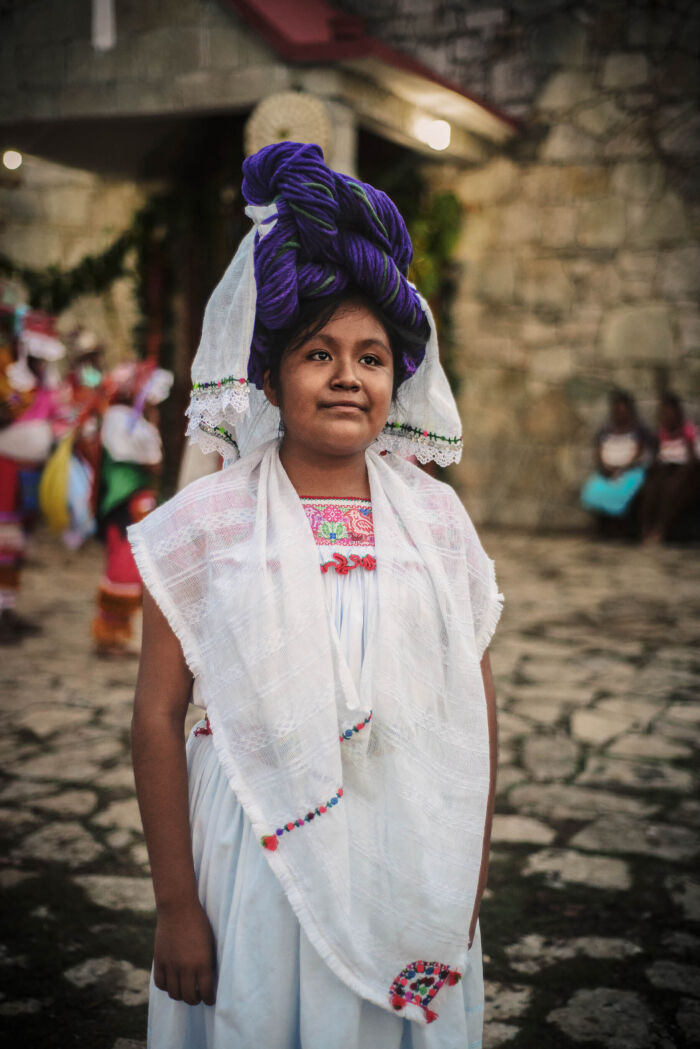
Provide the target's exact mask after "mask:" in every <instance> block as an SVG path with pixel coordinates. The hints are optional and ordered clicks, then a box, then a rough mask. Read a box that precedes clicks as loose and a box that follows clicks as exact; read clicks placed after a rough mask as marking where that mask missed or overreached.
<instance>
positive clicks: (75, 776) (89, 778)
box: [22, 754, 100, 783]
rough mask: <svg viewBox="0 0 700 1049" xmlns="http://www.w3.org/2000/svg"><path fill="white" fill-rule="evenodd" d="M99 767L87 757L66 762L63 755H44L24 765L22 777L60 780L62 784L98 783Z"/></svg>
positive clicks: (76, 757) (77, 757)
mask: <svg viewBox="0 0 700 1049" xmlns="http://www.w3.org/2000/svg"><path fill="white" fill-rule="evenodd" d="M99 771H100V770H99V766H98V765H96V764H95V763H94V762H92V761H88V760H87V759H86V758H85V757H79V756H75V757H74V759H73V760H66V757H65V756H64V755H61V754H44V755H42V756H41V757H39V758H33V759H32V760H30V761H25V762H23V763H22V775H24V776H26V777H27V779H39V780H58V781H59V782H61V783H87V782H93V781H97V778H98V775H99Z"/></svg>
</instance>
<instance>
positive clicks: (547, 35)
mask: <svg viewBox="0 0 700 1049" xmlns="http://www.w3.org/2000/svg"><path fill="white" fill-rule="evenodd" d="M529 47H530V54H531V56H532V59H533V61H534V62H537V63H541V64H542V65H551V66H559V65H561V66H582V65H584V64H585V62H586V58H587V51H588V37H587V33H586V30H585V28H584V26H583V25H581V23H580V22H576V21H574V20H573V19H572V18H570V17H569V16H568V15H564V14H558V15H554V17H549V18H546V19H544V20H542V21H541V22H539V23H538V24H537V26H536V27H535V28H534V29H533V30H532V32H531V34H530V41H529Z"/></svg>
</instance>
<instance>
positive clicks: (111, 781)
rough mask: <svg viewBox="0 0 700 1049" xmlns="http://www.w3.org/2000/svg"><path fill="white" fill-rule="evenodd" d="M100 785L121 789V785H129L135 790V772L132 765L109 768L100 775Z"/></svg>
mask: <svg viewBox="0 0 700 1049" xmlns="http://www.w3.org/2000/svg"><path fill="white" fill-rule="evenodd" d="M100 786H101V787H106V788H109V789H110V790H112V789H115V788H116V789H117V790H119V789H120V788H121V787H128V788H129V790H132V791H133V790H134V789H135V788H134V772H133V769H132V767H131V765H117V766H116V768H113V769H109V770H108V771H107V772H104V773H103V774H102V775H101V776H100Z"/></svg>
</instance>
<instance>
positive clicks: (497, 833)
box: [491, 813, 556, 845]
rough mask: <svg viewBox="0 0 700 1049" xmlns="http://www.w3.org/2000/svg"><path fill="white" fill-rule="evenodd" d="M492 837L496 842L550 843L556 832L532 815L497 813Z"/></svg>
mask: <svg viewBox="0 0 700 1049" xmlns="http://www.w3.org/2000/svg"><path fill="white" fill-rule="evenodd" d="M491 837H492V840H493V841H494V842H495V843H496V844H499V843H500V844H503V843H512V844H519V843H522V844H531V845H549V844H550V842H552V841H553V840H554V838H555V837H556V832H555V831H553V830H552V828H551V827H548V826H547V825H546V824H545V823H540V821H539V820H535V819H532V818H531V817H530V816H506V815H499V814H498V813H496V815H495V816H494V818H493V830H492V835H491Z"/></svg>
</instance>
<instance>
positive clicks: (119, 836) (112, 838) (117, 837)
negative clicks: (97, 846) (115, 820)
mask: <svg viewBox="0 0 700 1049" xmlns="http://www.w3.org/2000/svg"><path fill="white" fill-rule="evenodd" d="M133 839H134V835H133V833H132V831H130V830H120V829H117V830H113V831H111V832H110V833H109V834H108V835H107V836H106V839H105V840H106V842H107V844H108V845H109V847H110V849H126V848H128V847H129V845H131V842H132V841H133Z"/></svg>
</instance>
